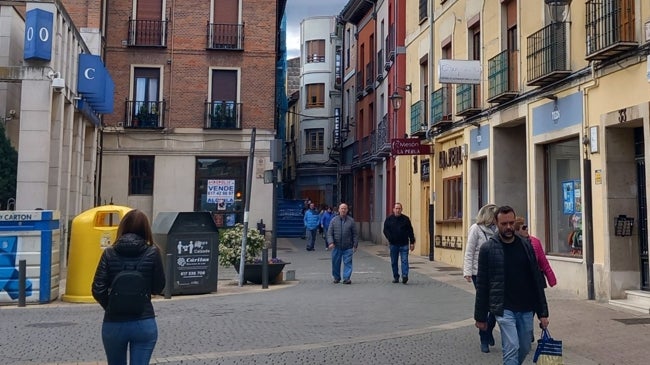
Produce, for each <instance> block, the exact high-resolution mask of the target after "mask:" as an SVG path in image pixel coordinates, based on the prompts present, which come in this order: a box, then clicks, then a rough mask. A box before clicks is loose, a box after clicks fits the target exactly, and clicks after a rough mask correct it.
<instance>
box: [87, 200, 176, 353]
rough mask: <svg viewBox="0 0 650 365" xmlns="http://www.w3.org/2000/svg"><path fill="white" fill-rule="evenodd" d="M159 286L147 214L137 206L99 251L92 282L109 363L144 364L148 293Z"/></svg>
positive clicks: (150, 336)
mask: <svg viewBox="0 0 650 365" xmlns="http://www.w3.org/2000/svg"><path fill="white" fill-rule="evenodd" d="M164 287H165V272H164V270H163V263H162V256H161V254H160V250H159V249H158V247H157V246H156V245H155V244H154V242H153V234H152V233H151V226H150V224H149V220H148V219H147V216H146V215H145V214H144V213H143V212H142V211H140V210H137V209H136V210H131V211H129V212H128V213H127V214H125V215H124V217H123V218H122V221H121V222H120V225H119V227H118V228H117V239H116V240H115V242H114V243H113V245H112V246H111V247H108V248H106V249H105V250H104V252H103V253H102V256H101V258H100V260H99V264H98V266H97V270H96V272H95V278H94V280H93V284H92V293H93V297H94V298H95V300H97V302H99V304H100V305H101V306H102V308H104V322H103V324H102V342H103V344H104V351H106V358H107V361H108V364H109V365H113V364H126V363H127V361H126V355H127V348H128V349H129V352H130V354H129V358H130V361H129V363H130V364H131V365H140V364H143V365H144V364H149V360H150V359H151V355H152V354H153V349H154V347H155V346H156V341H157V340H158V326H157V325H156V319H155V313H154V309H153V305H152V304H151V295H152V294H162V291H163V289H164Z"/></svg>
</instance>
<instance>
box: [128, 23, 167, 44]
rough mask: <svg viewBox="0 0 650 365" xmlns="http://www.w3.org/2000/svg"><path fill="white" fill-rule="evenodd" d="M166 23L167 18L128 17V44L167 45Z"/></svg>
mask: <svg viewBox="0 0 650 365" xmlns="http://www.w3.org/2000/svg"><path fill="white" fill-rule="evenodd" d="M167 23H168V21H167V20H138V19H129V36H128V40H127V43H128V45H129V46H134V47H167Z"/></svg>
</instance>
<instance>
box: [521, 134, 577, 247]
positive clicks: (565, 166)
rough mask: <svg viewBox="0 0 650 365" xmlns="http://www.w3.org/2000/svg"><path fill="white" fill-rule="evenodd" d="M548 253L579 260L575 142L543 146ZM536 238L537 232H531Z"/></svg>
mask: <svg viewBox="0 0 650 365" xmlns="http://www.w3.org/2000/svg"><path fill="white" fill-rule="evenodd" d="M545 149H546V153H545V155H546V156H547V157H546V159H547V161H546V166H548V167H547V171H546V182H547V186H548V196H547V207H548V211H547V215H548V221H549V222H550V224H549V229H550V232H549V233H550V234H549V237H550V240H549V241H548V242H546V246H547V247H546V249H547V251H548V252H549V253H554V254H560V255H571V256H582V180H581V179H580V143H579V141H578V139H577V138H575V139H571V140H567V141H563V142H559V143H551V144H548V145H546V146H545ZM531 233H533V234H535V233H537V234H538V235H539V234H540V233H541V232H531Z"/></svg>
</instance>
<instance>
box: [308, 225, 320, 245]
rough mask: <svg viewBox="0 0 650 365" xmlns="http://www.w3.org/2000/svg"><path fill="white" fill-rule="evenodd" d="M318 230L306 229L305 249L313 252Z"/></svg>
mask: <svg viewBox="0 0 650 365" xmlns="http://www.w3.org/2000/svg"><path fill="white" fill-rule="evenodd" d="M317 231H318V229H317V228H314V229H307V249H308V250H313V249H314V245H315V244H316V234H317Z"/></svg>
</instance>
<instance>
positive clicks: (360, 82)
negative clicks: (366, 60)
mask: <svg viewBox="0 0 650 365" xmlns="http://www.w3.org/2000/svg"><path fill="white" fill-rule="evenodd" d="M356 81H357V95H356V96H357V100H360V99H362V98H363V97H364V96H366V94H365V93H364V89H363V85H364V81H365V80H364V78H363V70H357V76H356Z"/></svg>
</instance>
